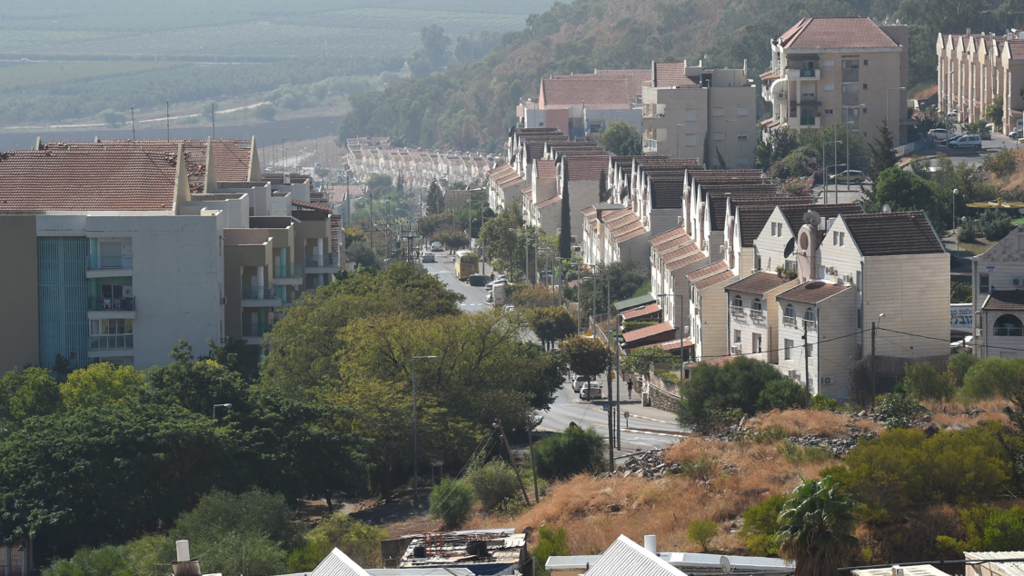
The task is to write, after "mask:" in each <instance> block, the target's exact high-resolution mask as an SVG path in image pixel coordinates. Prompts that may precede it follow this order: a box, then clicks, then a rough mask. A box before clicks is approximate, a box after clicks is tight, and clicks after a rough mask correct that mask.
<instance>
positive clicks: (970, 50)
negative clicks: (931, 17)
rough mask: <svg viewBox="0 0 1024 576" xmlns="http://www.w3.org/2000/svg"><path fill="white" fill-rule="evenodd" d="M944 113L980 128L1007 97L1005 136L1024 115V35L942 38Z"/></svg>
mask: <svg viewBox="0 0 1024 576" xmlns="http://www.w3.org/2000/svg"><path fill="white" fill-rule="evenodd" d="M935 52H936V54H938V56H939V66H938V74H939V92H938V104H939V111H940V112H942V113H943V114H955V115H956V119H957V121H959V122H978V121H980V120H983V119H984V118H985V111H986V109H987V108H988V107H989V105H991V104H992V100H993V98H994V97H995V96H997V95H1001V96H1002V97H1003V117H1002V127H1003V134H1009V133H1010V130H1013V129H1014V127H1016V126H1017V122H1018V121H1020V120H1021V116H1022V114H1024V99H1021V95H1020V90H1021V88H1024V32H1017V31H1011V30H1007V31H1006V33H1005V34H985V33H984V32H982V33H980V34H971V29H970V28H968V29H967V32H966V34H939V38H938V40H937V42H936V43H935Z"/></svg>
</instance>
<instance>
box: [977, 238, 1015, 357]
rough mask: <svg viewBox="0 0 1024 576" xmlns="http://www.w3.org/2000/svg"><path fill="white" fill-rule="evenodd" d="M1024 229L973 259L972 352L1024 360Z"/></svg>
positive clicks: (979, 354)
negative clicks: (1023, 256) (1023, 254)
mask: <svg viewBox="0 0 1024 576" xmlns="http://www.w3.org/2000/svg"><path fill="white" fill-rule="evenodd" d="M1022 253H1024V227H1020V226H1018V227H1017V228H1016V229H1014V230H1013V231H1011V232H1010V233H1009V234H1007V236H1006V237H1005V238H1003V239H1002V240H1000V241H999V242H998V243H997V244H996V245H995V246H993V247H991V248H989V249H988V250H986V251H985V253H984V254H981V255H979V256H975V257H974V258H973V259H972V263H971V265H972V285H973V291H974V295H973V298H972V299H971V301H972V302H973V306H974V352H975V354H976V355H977V356H978V357H979V358H991V357H999V358H1024V259H1022V258H1021V256H1022Z"/></svg>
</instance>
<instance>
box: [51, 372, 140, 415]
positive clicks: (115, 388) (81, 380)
mask: <svg viewBox="0 0 1024 576" xmlns="http://www.w3.org/2000/svg"><path fill="white" fill-rule="evenodd" d="M144 388H145V374H143V373H142V372H138V371H136V370H135V368H132V367H131V366H113V365H111V364H108V363H106V362H97V363H95V364H90V365H89V366H87V367H85V368H82V369H80V370H75V371H74V372H72V373H71V374H68V379H67V380H66V381H64V382H62V383H61V384H60V394H61V396H62V397H63V399H64V406H66V407H67V408H72V409H73V408H85V407H89V406H105V405H107V404H113V403H115V402H119V401H121V400H122V399H125V398H138V397H139V395H140V394H141V393H142V391H143V389H144Z"/></svg>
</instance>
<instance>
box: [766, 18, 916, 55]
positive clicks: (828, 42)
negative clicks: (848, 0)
mask: <svg viewBox="0 0 1024 576" xmlns="http://www.w3.org/2000/svg"><path fill="white" fill-rule="evenodd" d="M779 42H780V43H781V44H782V47H783V48H895V47H896V43H895V42H893V41H892V38H889V36H888V35H887V34H886V33H885V32H883V31H882V29H881V28H879V27H878V25H877V24H875V23H874V22H872V21H871V19H870V18H861V17H856V16H854V17H835V18H803V19H802V20H800V21H799V22H797V23H796V25H794V26H793V27H792V28H790V29H789V30H787V31H786V32H785V33H784V34H783V35H782V36H780V37H779Z"/></svg>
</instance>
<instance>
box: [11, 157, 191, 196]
mask: <svg viewBox="0 0 1024 576" xmlns="http://www.w3.org/2000/svg"><path fill="white" fill-rule="evenodd" d="M175 148H176V147H175ZM175 152H176V150H175ZM176 163H177V162H176V153H175V154H165V153H163V152H162V151H161V152H151V151H148V150H145V149H143V148H142V147H139V146H111V147H109V149H106V150H105V149H104V148H103V147H102V146H97V145H94V144H87V145H84V146H78V145H77V144H76V145H71V146H70V148H68V147H65V148H57V147H54V148H53V149H47V150H39V151H36V150H31V151H20V150H19V151H16V152H4V153H0V211H3V212H11V211H133V212H134V211H169V210H171V209H172V208H173V206H174V181H175V175H176V172H177V171H176V168H175V164H176Z"/></svg>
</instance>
